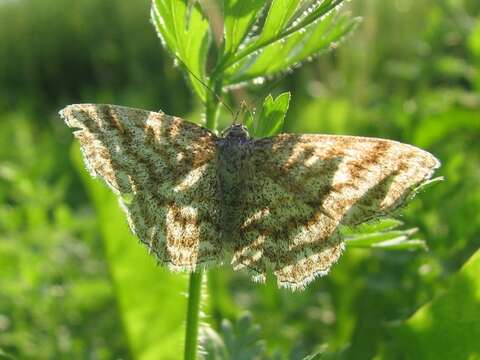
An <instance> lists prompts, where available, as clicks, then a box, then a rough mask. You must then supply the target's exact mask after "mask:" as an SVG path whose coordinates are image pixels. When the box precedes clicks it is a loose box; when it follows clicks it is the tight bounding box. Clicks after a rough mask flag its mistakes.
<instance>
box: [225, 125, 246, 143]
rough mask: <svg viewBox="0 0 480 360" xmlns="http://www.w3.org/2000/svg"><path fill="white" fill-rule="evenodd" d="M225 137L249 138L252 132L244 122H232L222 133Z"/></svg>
mask: <svg viewBox="0 0 480 360" xmlns="http://www.w3.org/2000/svg"><path fill="white" fill-rule="evenodd" d="M222 136H223V137H224V138H236V139H249V138H250V134H249V133H248V130H247V128H246V126H244V125H242V124H232V125H230V127H228V128H227V129H225V130H224V131H223V133H222Z"/></svg>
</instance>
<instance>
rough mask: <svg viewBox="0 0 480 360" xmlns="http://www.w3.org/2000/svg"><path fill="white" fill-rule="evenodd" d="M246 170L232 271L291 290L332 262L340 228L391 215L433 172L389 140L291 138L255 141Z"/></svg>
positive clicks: (416, 152)
mask: <svg viewBox="0 0 480 360" xmlns="http://www.w3.org/2000/svg"><path fill="white" fill-rule="evenodd" d="M250 164H251V169H252V171H251V174H250V175H251V176H248V177H247V178H246V180H245V182H246V191H245V195H244V201H243V202H242V203H241V204H240V209H239V213H238V215H237V216H238V217H239V219H240V221H239V222H238V224H239V225H238V227H239V228H238V231H237V234H238V238H237V239H236V240H235V241H234V243H235V244H236V248H235V250H234V257H233V264H234V266H235V267H236V268H238V269H241V268H246V269H249V270H250V271H251V272H253V273H254V274H255V276H256V278H257V279H258V280H264V279H265V274H266V271H267V269H268V268H273V271H274V273H275V275H276V276H277V279H278V282H279V284H280V285H281V286H286V287H291V288H294V289H297V288H304V287H305V286H306V285H307V284H308V283H309V282H310V281H311V280H313V279H314V278H315V277H316V276H318V275H324V274H326V273H327V272H328V271H329V269H330V267H331V266H332V264H333V263H335V262H336V261H337V259H338V258H339V256H340V255H341V252H342V250H343V247H344V244H343V241H342V239H341V237H340V234H339V225H356V224H359V223H362V222H364V221H367V220H370V219H373V218H376V217H380V216H383V215H386V214H389V213H391V212H392V211H394V210H395V209H397V208H398V207H400V206H401V205H402V204H403V203H404V202H405V200H406V199H407V197H408V196H409V195H411V193H412V191H413V190H414V188H415V187H417V186H418V185H420V184H421V183H423V182H424V181H426V180H427V179H429V178H430V177H431V176H432V174H433V171H434V170H435V169H436V168H437V167H439V165H440V164H439V162H438V160H437V159H436V158H435V157H433V156H432V155H431V154H429V153H427V152H425V151H423V150H421V149H418V148H416V147H414V146H410V145H405V144H401V143H398V142H395V141H389V140H383V139H374V138H363V137H351V136H329V135H294V134H283V135H280V136H277V137H273V138H266V139H260V140H257V141H256V142H255V143H254V146H253V151H252V153H251V156H250Z"/></svg>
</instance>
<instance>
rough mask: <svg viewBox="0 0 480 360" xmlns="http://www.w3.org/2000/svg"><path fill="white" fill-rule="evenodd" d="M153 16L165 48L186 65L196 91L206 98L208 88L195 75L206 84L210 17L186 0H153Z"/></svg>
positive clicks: (196, 5) (203, 99) (202, 97)
mask: <svg viewBox="0 0 480 360" xmlns="http://www.w3.org/2000/svg"><path fill="white" fill-rule="evenodd" d="M151 18H152V21H153V24H154V25H155V29H156V30H157V34H158V36H159V37H160V39H161V41H162V44H163V47H164V48H165V49H167V50H168V51H169V52H170V53H171V54H172V55H173V56H174V57H175V58H176V59H177V60H178V61H179V62H180V65H181V66H182V67H183V68H184V69H183V70H184V71H185V70H187V69H185V67H186V68H188V70H189V71H188V77H189V79H190V82H191V84H192V87H193V89H194V90H195V92H196V93H197V94H198V96H200V98H201V99H202V101H204V102H205V101H206V89H205V87H204V85H202V84H201V83H200V82H199V81H198V80H197V79H196V78H199V79H201V80H202V81H203V82H204V83H207V81H208V80H207V76H206V73H205V71H206V70H205V64H206V61H207V53H208V49H209V46H210V41H211V31H210V26H209V23H208V20H207V19H206V18H205V17H204V15H203V13H202V11H201V8H200V6H199V5H198V4H194V5H191V4H189V1H187V0H153V1H152V8H151Z"/></svg>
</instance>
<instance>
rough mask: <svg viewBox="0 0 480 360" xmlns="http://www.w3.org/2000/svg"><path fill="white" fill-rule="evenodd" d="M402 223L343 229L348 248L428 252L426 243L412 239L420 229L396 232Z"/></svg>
mask: <svg viewBox="0 0 480 360" xmlns="http://www.w3.org/2000/svg"><path fill="white" fill-rule="evenodd" d="M400 225H402V222H400V221H398V220H394V219H385V220H381V221H379V222H376V223H373V224H364V225H361V226H359V227H357V228H354V229H350V228H348V227H344V228H342V229H341V231H342V234H343V236H344V237H345V241H346V244H347V246H348V247H351V248H381V249H385V250H417V249H422V250H426V249H427V246H426V243H425V241H423V240H418V239H411V236H412V235H414V234H416V233H417V231H418V229H416V228H413V229H407V230H394V229H396V228H398V227H399V226H400Z"/></svg>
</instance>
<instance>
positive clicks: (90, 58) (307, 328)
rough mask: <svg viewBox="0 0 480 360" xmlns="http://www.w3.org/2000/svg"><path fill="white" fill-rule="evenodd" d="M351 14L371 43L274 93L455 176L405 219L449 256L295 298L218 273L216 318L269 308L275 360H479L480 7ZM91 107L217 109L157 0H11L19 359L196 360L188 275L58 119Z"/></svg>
mask: <svg viewBox="0 0 480 360" xmlns="http://www.w3.org/2000/svg"><path fill="white" fill-rule="evenodd" d="M349 7H350V11H351V12H352V14H354V15H355V16H363V17H364V21H363V22H362V24H361V25H360V26H359V28H358V29H357V31H356V32H355V33H354V34H353V35H352V36H351V37H350V38H349V39H348V40H347V41H346V42H345V43H344V44H343V45H342V46H341V47H339V49H337V50H336V51H334V52H331V53H328V54H325V55H323V56H322V57H320V58H319V59H318V60H316V61H314V62H311V63H308V64H306V65H304V66H303V67H302V68H301V69H299V70H297V71H294V72H293V73H291V74H288V75H287V76H285V77H284V78H283V79H281V80H280V81H277V80H275V81H274V86H271V87H270V88H269V90H270V91H272V92H274V93H278V92H280V91H286V90H289V91H291V92H292V103H291V108H290V111H289V113H288V115H287V125H286V129H285V130H288V131H291V132H315V133H332V134H351V135H364V136H378V137H384V138H389V139H395V140H399V141H403V142H407V143H411V144H414V145H417V146H419V147H422V148H424V149H427V150H428V151H430V152H432V153H433V154H435V155H436V156H437V157H438V158H439V159H440V160H441V161H442V163H443V166H442V168H441V170H440V171H439V174H440V175H443V176H445V178H446V181H445V182H443V183H441V184H439V185H436V186H435V187H433V188H432V189H430V190H428V191H427V192H425V193H423V194H421V195H420V196H419V197H418V198H417V199H415V200H414V201H413V203H412V204H411V205H410V206H409V207H408V208H407V209H406V210H405V211H404V215H403V216H402V218H401V219H402V221H404V222H405V223H406V226H409V227H419V228H420V235H421V237H422V238H424V239H426V240H427V243H428V246H429V251H428V252H422V251H417V252H407V251H405V252H401V251H398V252H393V251H381V250H375V251H374V250H372V251H365V250H351V251H347V252H346V253H345V254H344V255H343V257H342V259H341V260H340V262H339V263H338V264H337V265H336V266H335V267H334V268H333V271H332V272H331V274H330V275H329V276H328V277H325V278H321V279H318V280H317V281H315V282H314V283H313V284H312V285H310V287H309V288H308V289H307V290H306V291H305V292H301V293H293V294H292V293H291V292H289V291H288V290H277V288H276V286H275V284H274V283H272V282H267V284H266V285H257V284H253V283H252V282H251V281H250V280H249V279H248V278H247V276H246V275H243V274H234V273H233V272H232V271H231V269H230V268H228V267H224V268H221V269H218V270H214V271H211V272H210V273H209V276H208V282H207V284H206V287H207V288H208V295H207V296H206V298H205V303H206V307H205V309H204V310H205V313H206V316H205V318H204V321H205V322H208V323H209V324H210V325H211V326H212V327H213V328H214V329H217V330H218V329H219V328H220V324H221V323H222V320H223V319H230V320H231V321H232V322H235V319H236V318H237V317H238V316H239V315H240V314H241V313H242V312H243V311H249V312H251V314H252V319H253V321H254V322H255V323H256V324H258V325H259V326H260V328H261V330H260V335H261V337H262V338H263V339H264V341H265V344H266V347H267V349H268V351H269V353H274V352H278V353H281V354H283V355H284V356H285V358H291V359H301V358H302V357H303V356H305V355H307V354H309V353H311V352H313V351H319V350H320V351H322V352H323V353H324V357H325V358H339V359H340V358H341V359H344V358H345V359H371V358H374V357H377V358H391V357H392V356H395V357H398V358H419V359H420V358H421V359H426V358H432V359H463V358H465V359H466V358H469V359H478V358H480V347H479V345H476V344H477V343H478V338H476V336H480V278H479V276H478V274H479V271H480V258H479V256H478V253H477V254H476V255H474V254H475V252H476V251H477V250H478V248H479V245H480V238H479V237H480V2H478V0H470V1H468V0H463V1H462V0H420V1H413V0H392V1H382V0H355V1H352V2H351V3H350V4H349ZM265 91H266V90H265V88H261V87H259V88H256V89H252V90H250V92H249V97H250V99H253V101H257V99H258V101H261V97H262V96H265V95H266V93H265ZM79 102H105V103H113V104H121V105H126V106H132V107H139V108H145V109H150V110H158V109H162V110H163V111H164V112H166V113H168V114H174V115H178V116H183V117H186V118H187V119H191V120H196V121H198V120H199V119H198V117H199V114H200V112H201V106H200V103H199V102H198V101H197V100H196V99H194V98H193V95H192V93H191V92H190V90H189V89H188V88H187V85H186V83H185V81H184V78H183V77H182V75H181V74H180V73H179V72H178V71H177V70H176V69H175V68H174V67H173V66H172V61H171V59H170V58H169V57H168V56H167V55H166V54H165V52H164V51H163V50H162V48H161V46H160V42H159V40H158V39H157V37H156V34H155V31H154V29H153V26H152V25H151V23H150V22H149V2H148V1H141V2H136V3H135V4H133V3H132V2H131V1H128V0H115V1H114V0H78V1H75V2H64V1H59V0H0V359H3V358H8V359H9V358H18V359H30V358H31V359H119V358H122V359H130V358H142V359H147V358H148V359H150V358H151V359H178V358H181V353H182V340H181V338H182V334H183V323H184V318H185V304H186V300H185V295H184V292H185V290H186V287H185V286H186V281H187V277H186V276H185V275H182V274H170V273H169V272H168V271H166V270H165V269H163V268H160V267H156V265H155V262H154V259H153V258H150V257H149V256H148V255H147V252H146V250H145V249H144V248H143V247H141V246H140V245H139V244H138V242H137V240H136V239H135V238H133V237H132V236H131V235H130V233H129V231H128V229H127V226H126V220H125V218H124V216H123V214H122V213H121V211H120V210H119V208H118V206H117V202H116V200H115V199H114V198H113V196H112V195H111V194H110V192H109V190H107V189H105V187H104V186H103V184H101V182H99V181H92V180H90V179H89V178H88V175H87V174H86V171H85V170H84V169H83V166H82V164H81V161H80V160H79V155H78V149H77V148H76V147H75V146H72V135H71V132H70V130H69V129H67V128H66V126H64V124H63V123H62V122H61V120H60V119H59V118H58V116H57V111H58V110H59V109H60V108H62V107H64V106H65V105H67V104H70V103H79ZM472 255H473V258H472V259H470V260H469V262H468V264H467V265H466V266H465V267H463V269H462V270H461V271H460V272H459V270H460V269H461V268H462V266H463V264H464V263H465V262H467V260H468V259H469V258H470V257H472ZM432 299H434V300H433V303H432V302H431V301H432ZM425 304H427V305H426V306H424V305H425ZM419 309H420V310H419ZM417 310H419V311H418V312H417ZM413 314H414V315H413ZM412 315H413V316H412ZM475 339H476V340H475ZM459 346H460V347H461V348H462V349H464V351H463V352H462V350H458V347H459ZM287 354H288V355H287ZM322 358H323V357H322Z"/></svg>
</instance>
